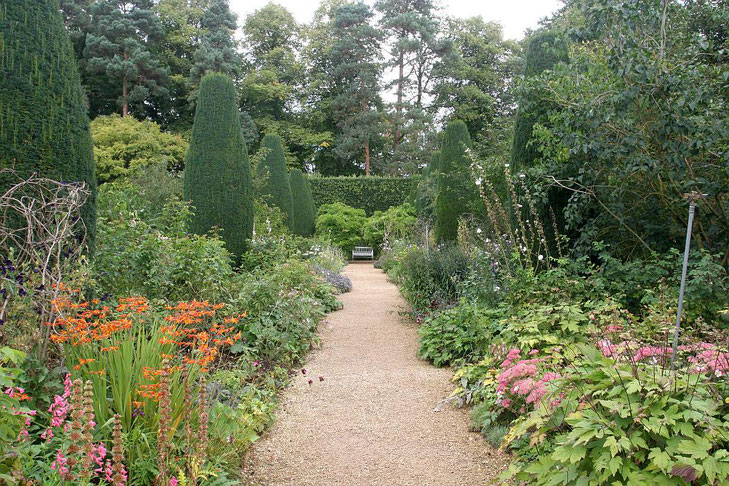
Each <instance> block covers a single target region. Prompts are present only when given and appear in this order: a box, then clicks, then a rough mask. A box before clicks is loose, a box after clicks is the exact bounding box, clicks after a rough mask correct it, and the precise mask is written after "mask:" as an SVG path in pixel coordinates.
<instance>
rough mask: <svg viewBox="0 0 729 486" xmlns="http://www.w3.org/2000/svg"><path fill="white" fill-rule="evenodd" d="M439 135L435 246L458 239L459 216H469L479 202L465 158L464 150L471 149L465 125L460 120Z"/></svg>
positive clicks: (468, 161)
mask: <svg viewBox="0 0 729 486" xmlns="http://www.w3.org/2000/svg"><path fill="white" fill-rule="evenodd" d="M443 135H444V136H443V144H442V147H441V151H440V157H439V161H440V171H439V174H438V193H437V196H436V201H435V238H436V241H438V242H447V241H455V240H456V239H457V238H458V219H459V218H460V217H461V216H462V215H463V214H466V213H473V212H474V209H475V207H476V204H477V203H478V201H480V198H479V194H478V188H477V186H476V184H475V182H474V178H473V175H472V174H471V163H470V160H469V158H468V156H467V155H466V150H467V149H469V148H470V147H471V136H470V135H469V134H468V128H467V127H466V124H465V123H463V122H462V121H460V120H456V121H452V122H451V123H449V124H448V126H447V127H446V129H445V132H444V134H443Z"/></svg>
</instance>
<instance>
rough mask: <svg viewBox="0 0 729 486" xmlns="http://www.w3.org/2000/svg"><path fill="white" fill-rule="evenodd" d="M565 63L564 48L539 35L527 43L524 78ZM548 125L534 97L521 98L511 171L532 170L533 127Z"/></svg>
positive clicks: (554, 38) (546, 33) (555, 39)
mask: <svg viewBox="0 0 729 486" xmlns="http://www.w3.org/2000/svg"><path fill="white" fill-rule="evenodd" d="M566 60H567V46H566V45H565V44H564V42H563V41H562V40H561V39H560V38H559V36H558V35H557V34H556V33H554V32H551V31H542V32H538V33H537V34H535V35H534V36H533V37H532V38H531V39H530V40H529V47H528V48H527V52H526V60H525V65H524V75H525V76H526V77H531V76H537V75H539V74H541V73H542V72H544V71H545V70H547V69H551V68H552V67H554V66H555V65H556V64H557V63H559V62H562V61H566ZM546 121H547V109H546V107H545V106H544V103H542V102H541V101H540V97H539V95H538V94H537V93H530V94H528V95H527V96H524V97H522V99H521V100H520V102H519V110H518V112H517V115H516V121H515V123H514V140H513V144H512V148H511V170H512V173H515V174H516V173H518V172H520V171H522V170H524V169H525V168H527V167H531V166H532V165H533V163H534V160H535V159H536V158H537V155H538V154H537V152H536V148H535V147H534V146H533V144H529V142H530V141H531V138H532V127H533V126H534V124H535V123H544V122H546Z"/></svg>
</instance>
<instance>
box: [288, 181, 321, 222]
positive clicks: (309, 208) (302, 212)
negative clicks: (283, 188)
mask: <svg viewBox="0 0 729 486" xmlns="http://www.w3.org/2000/svg"><path fill="white" fill-rule="evenodd" d="M289 177H290V182H291V198H292V200H293V204H294V207H293V211H294V227H293V229H294V233H295V234H297V235H300V236H311V235H313V234H314V230H315V224H316V208H315V207H314V197H313V196H312V194H311V184H310V183H309V178H308V177H307V176H306V175H304V173H303V172H301V170H299V169H291V173H290V174H289Z"/></svg>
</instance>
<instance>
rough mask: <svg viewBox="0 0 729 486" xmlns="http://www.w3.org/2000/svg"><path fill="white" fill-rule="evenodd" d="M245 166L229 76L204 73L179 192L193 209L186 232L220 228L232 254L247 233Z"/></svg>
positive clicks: (249, 205) (249, 195)
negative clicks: (181, 192) (181, 189)
mask: <svg viewBox="0 0 729 486" xmlns="http://www.w3.org/2000/svg"><path fill="white" fill-rule="evenodd" d="M250 170H251V169H250V162H249V160H248V149H247V148H246V144H245V141H244V140H243V134H242V132H241V129H240V119H239V114H238V101H237V99H236V92H235V86H233V81H232V80H231V79H230V78H229V77H228V76H225V75H224V74H220V73H211V74H208V75H206V76H204V77H203V79H202V81H201V82H200V91H199V94H198V100H197V104H196V109H195V121H194V124H193V127H192V137H191V139H190V149H189V150H188V152H187V157H186V160H185V177H184V184H183V196H184V199H185V200H186V201H190V202H191V203H192V205H193V207H194V211H195V214H194V216H193V217H192V218H191V221H190V232H192V233H196V234H205V233H207V232H209V231H210V230H211V229H213V228H220V229H222V238H223V240H224V241H225V243H226V245H227V248H228V251H230V252H231V253H232V254H233V255H235V257H236V258H239V257H240V255H241V254H242V253H243V251H244V250H245V249H246V245H247V240H248V239H250V238H251V236H252V234H253V188H252V185H251V174H250Z"/></svg>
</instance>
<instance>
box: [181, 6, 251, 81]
mask: <svg viewBox="0 0 729 486" xmlns="http://www.w3.org/2000/svg"><path fill="white" fill-rule="evenodd" d="M201 27H202V29H203V31H204V32H205V33H204V34H203V36H202V41H201V43H200V47H198V49H197V50H196V51H195V55H194V58H195V63H194V64H193V66H192V69H191V70H190V82H191V84H192V85H193V86H196V85H197V84H198V83H199V82H200V79H201V78H202V77H203V76H204V75H205V74H206V73H210V72H218V73H223V74H227V75H228V76H231V77H235V76H236V75H237V74H238V73H239V71H240V64H241V59H240V56H239V55H238V53H237V52H236V50H235V39H234V38H233V34H234V33H235V31H236V30H237V28H238V23H237V16H236V15H235V14H234V13H233V12H231V11H230V6H229V5H228V0H214V1H213V3H212V4H211V5H210V8H208V9H207V10H206V11H205V13H204V14H203V17H202V22H201Z"/></svg>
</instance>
